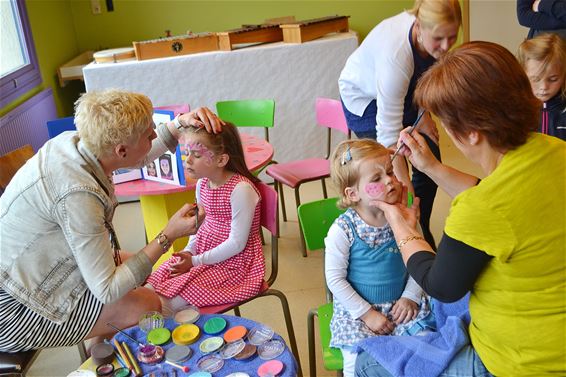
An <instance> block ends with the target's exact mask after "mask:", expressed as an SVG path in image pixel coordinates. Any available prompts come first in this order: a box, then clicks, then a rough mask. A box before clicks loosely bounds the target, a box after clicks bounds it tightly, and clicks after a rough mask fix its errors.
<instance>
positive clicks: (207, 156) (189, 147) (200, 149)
mask: <svg viewBox="0 0 566 377" xmlns="http://www.w3.org/2000/svg"><path fill="white" fill-rule="evenodd" d="M184 147H185V154H186V155H187V159H188V157H189V156H192V157H193V158H197V159H198V158H204V160H205V162H206V163H208V164H211V163H212V158H213V157H214V153H213V152H212V151H211V150H210V149H208V148H207V147H206V146H205V145H203V144H201V143H199V142H196V143H191V142H189V143H187V144H185V145H184Z"/></svg>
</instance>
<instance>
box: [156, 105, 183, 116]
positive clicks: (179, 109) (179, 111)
mask: <svg viewBox="0 0 566 377" xmlns="http://www.w3.org/2000/svg"><path fill="white" fill-rule="evenodd" d="M154 109H157V110H170V111H173V113H174V115H175V116H177V115H179V114H184V113H188V112H189V111H191V107H190V106H189V105H188V104H187V105H168V106H158V107H154Z"/></svg>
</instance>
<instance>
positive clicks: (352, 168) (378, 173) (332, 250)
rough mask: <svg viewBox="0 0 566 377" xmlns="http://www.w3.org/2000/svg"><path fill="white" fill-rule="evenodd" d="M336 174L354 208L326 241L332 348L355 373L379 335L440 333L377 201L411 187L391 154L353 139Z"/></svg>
mask: <svg viewBox="0 0 566 377" xmlns="http://www.w3.org/2000/svg"><path fill="white" fill-rule="evenodd" d="M331 164H332V165H331V169H332V171H331V178H332V180H333V182H334V184H335V186H336V187H337V189H338V191H339V196H340V197H339V203H338V204H339V206H340V207H342V208H347V210H346V212H344V213H343V214H341V215H340V216H339V217H338V218H337V219H336V220H335V221H334V223H333V224H332V226H331V227H330V229H329V231H328V236H327V237H326V239H325V246H326V249H325V252H326V253H325V256H326V257H325V276H326V282H327V285H328V288H329V289H330V291H331V292H332V294H333V296H334V302H333V310H334V312H333V316H332V320H331V323H330V331H331V340H330V346H331V347H336V348H340V350H341V351H342V355H343V356H344V376H353V375H354V365H355V359H356V353H355V352H354V351H355V348H356V347H355V346H356V344H357V343H358V342H359V341H361V340H363V339H366V338H368V337H373V336H377V335H417V334H419V333H420V334H424V333H425V332H426V331H429V330H434V328H435V321H434V316H433V314H432V312H431V310H430V304H429V299H428V297H427V296H426V294H425V293H424V291H423V290H422V289H421V287H419V285H418V284H417V283H416V282H415V281H414V280H413V279H412V278H410V277H409V275H408V273H407V270H406V268H405V265H404V263H403V260H402V258H401V254H400V252H399V249H398V247H397V244H396V243H395V238H394V235H393V232H392V230H391V228H390V226H389V224H388V223H387V222H386V220H385V217H384V215H383V213H382V212H381V211H380V210H379V209H377V208H376V207H375V206H372V205H371V202H372V201H374V200H382V201H386V202H389V203H396V202H399V201H400V200H401V196H402V195H403V188H402V186H401V184H400V182H399V181H398V180H397V178H396V177H395V175H394V174H393V171H392V169H393V168H392V166H391V158H390V155H389V153H388V151H387V150H386V149H385V148H384V147H383V146H382V145H380V144H378V143H377V142H376V141H374V140H370V139H359V140H347V141H345V142H342V143H341V144H340V145H338V147H337V148H336V151H335V152H334V155H333V157H332V161H331Z"/></svg>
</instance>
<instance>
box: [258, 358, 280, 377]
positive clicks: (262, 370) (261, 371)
mask: <svg viewBox="0 0 566 377" xmlns="http://www.w3.org/2000/svg"><path fill="white" fill-rule="evenodd" d="M283 368H285V366H284V365H283V363H282V362H281V361H279V360H269V361H266V362H265V363H263V364H261V365H260V366H259V368H257V374H258V376H259V377H276V376H279V374H281V372H283Z"/></svg>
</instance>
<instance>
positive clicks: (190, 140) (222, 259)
mask: <svg viewBox="0 0 566 377" xmlns="http://www.w3.org/2000/svg"><path fill="white" fill-rule="evenodd" d="M185 132H186V134H185V135H183V136H182V137H181V139H180V144H181V150H182V151H184V153H185V154H186V156H187V157H186V159H185V170H186V174H187V175H188V176H190V177H191V178H194V179H198V182H197V186H196V199H197V202H198V203H199V205H202V206H204V209H205V213H206V218H205V220H204V222H203V224H202V225H200V227H199V229H198V231H197V234H196V235H195V236H193V237H191V238H190V240H189V243H188V245H187V247H186V248H185V250H184V251H181V252H179V253H174V254H173V256H172V257H171V258H170V259H169V260H168V261H166V262H164V263H163V264H162V265H161V266H160V267H159V268H158V269H157V271H155V272H154V273H153V274H152V275H150V277H149V278H148V279H147V282H148V283H149V286H150V287H152V288H153V289H154V290H155V291H156V292H157V293H158V294H159V295H160V298H161V301H162V304H163V313H164V314H166V315H170V314H171V313H173V312H174V311H176V310H177V309H178V308H179V307H181V306H184V305H186V304H187V303H190V304H192V305H195V306H197V307H203V306H210V305H220V304H226V303H232V302H237V301H241V300H244V299H247V298H250V297H253V296H255V295H257V294H258V293H259V291H260V288H261V285H262V283H263V278H264V275H265V260H264V256H263V250H262V245H261V239H260V234H259V229H260V200H261V197H260V194H259V192H258V190H257V189H256V187H255V185H254V182H258V179H257V178H256V177H254V176H253V175H252V174H251V173H250V172H249V170H248V169H247V167H246V163H245V160H244V152H243V149H242V142H241V140H240V136H239V134H238V131H237V130H236V127H235V126H234V125H232V124H229V123H226V125H225V126H223V127H222V132H220V133H218V134H213V133H208V132H206V130H205V129H203V128H194V127H192V128H188V129H187V130H186V131H185Z"/></svg>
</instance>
